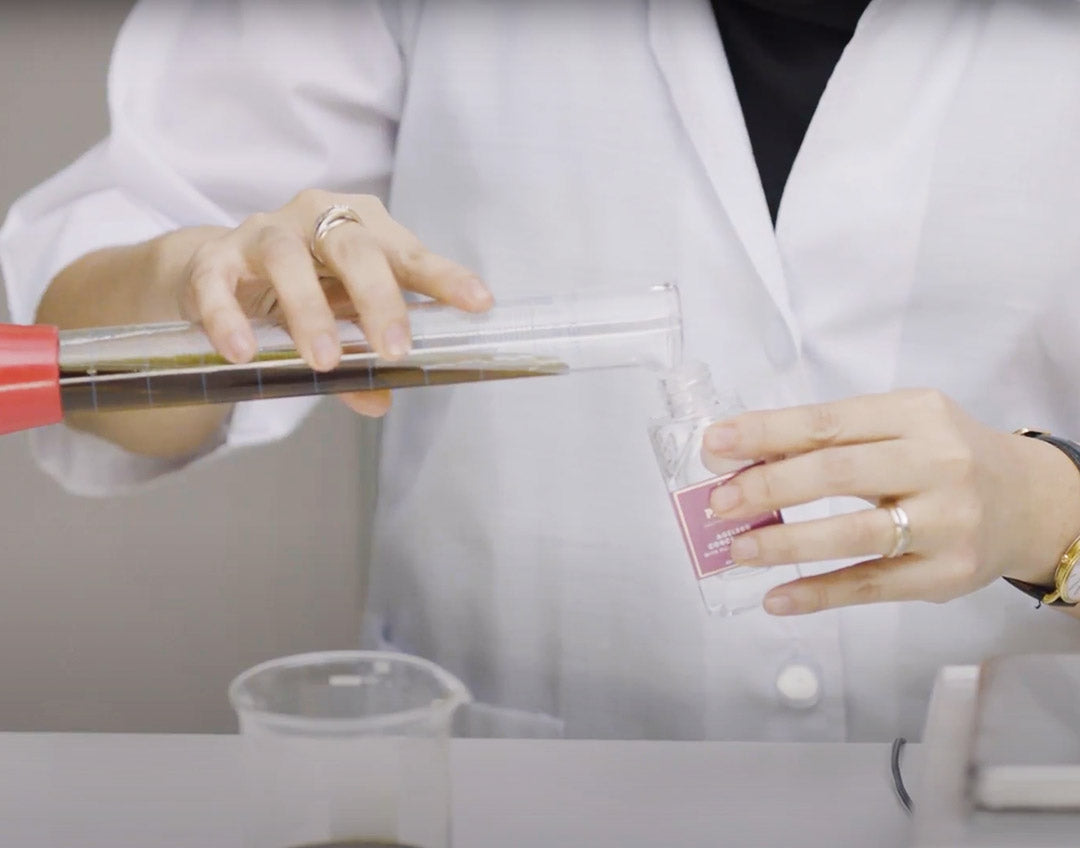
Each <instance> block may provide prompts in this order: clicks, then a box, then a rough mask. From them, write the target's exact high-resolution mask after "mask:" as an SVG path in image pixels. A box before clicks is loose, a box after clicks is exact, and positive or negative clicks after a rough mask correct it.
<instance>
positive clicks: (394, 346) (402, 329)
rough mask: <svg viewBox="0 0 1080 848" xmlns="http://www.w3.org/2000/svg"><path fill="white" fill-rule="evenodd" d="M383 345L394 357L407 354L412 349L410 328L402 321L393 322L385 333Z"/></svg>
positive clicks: (397, 357)
mask: <svg viewBox="0 0 1080 848" xmlns="http://www.w3.org/2000/svg"><path fill="white" fill-rule="evenodd" d="M383 345H384V346H385V347H386V352H387V354H389V355H390V356H391V357H393V358H394V359H399V358H401V357H402V356H405V354H407V353H408V352H409V351H410V350H411V349H412V343H411V342H410V340H409V330H408V328H407V327H406V326H405V325H404V324H403V323H402V322H400V321H396V322H394V323H393V324H391V325H390V326H389V327H387V328H386V332H385V333H383Z"/></svg>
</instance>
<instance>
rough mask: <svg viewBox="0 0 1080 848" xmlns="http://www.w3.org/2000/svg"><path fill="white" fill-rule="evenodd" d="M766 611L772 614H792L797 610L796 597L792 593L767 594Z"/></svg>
mask: <svg viewBox="0 0 1080 848" xmlns="http://www.w3.org/2000/svg"><path fill="white" fill-rule="evenodd" d="M765 612H767V613H769V614H770V615H791V614H792V613H793V612H795V599H794V598H792V597H791V595H783V594H781V595H766V596H765Z"/></svg>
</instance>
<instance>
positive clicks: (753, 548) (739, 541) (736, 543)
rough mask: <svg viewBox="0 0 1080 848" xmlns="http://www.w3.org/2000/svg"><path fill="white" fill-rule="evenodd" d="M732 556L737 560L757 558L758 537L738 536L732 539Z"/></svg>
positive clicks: (743, 560)
mask: <svg viewBox="0 0 1080 848" xmlns="http://www.w3.org/2000/svg"><path fill="white" fill-rule="evenodd" d="M730 553H731V558H732V559H733V560H735V561H736V562H745V561H746V560H749V559H756V558H757V555H758V543H757V539H755V538H754V537H753V536H736V537H735V538H734V539H732V541H731V548H730Z"/></svg>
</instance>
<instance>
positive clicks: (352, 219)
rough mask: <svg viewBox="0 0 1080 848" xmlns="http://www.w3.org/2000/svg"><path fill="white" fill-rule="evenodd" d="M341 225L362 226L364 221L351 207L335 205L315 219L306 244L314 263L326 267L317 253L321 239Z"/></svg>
mask: <svg viewBox="0 0 1080 848" xmlns="http://www.w3.org/2000/svg"><path fill="white" fill-rule="evenodd" d="M342 224H359V225H360V226H363V225H364V219H363V218H361V217H360V216H359V215H357V214H356V210H355V209H353V208H352V207H351V206H342V205H337V204H335V205H334V206H331V207H329V208H328V209H327V210H326V211H325V212H323V213H322V214H321V215H320V216H319V217H318V218H316V219H315V226H314V227H312V230H311V241H310V242H309V243H308V249H309V250H310V251H311V255H312V256H313V257H314V258H315V261H316V262H318V263H319V264H320V265H326V260H325V259H323V257H322V254H321V253H320V252H319V247H320V245H321V244H322V241H323V239H324V238H326V236H327V234H329V232H330V231H331V230H332V229H334V228H335V227H340V226H341V225H342Z"/></svg>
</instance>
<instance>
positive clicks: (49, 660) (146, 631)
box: [0, 0, 374, 731]
mask: <svg viewBox="0 0 1080 848" xmlns="http://www.w3.org/2000/svg"><path fill="white" fill-rule="evenodd" d="M130 6H131V3H130V2H127V0H99V1H98V2H93V3H80V2H74V0H71V2H64V3H42V4H31V3H27V4H5V6H4V7H3V10H2V11H0V115H3V120H2V123H0V126H2V127H3V129H2V130H0V209H3V210H6V209H7V206H8V205H9V204H10V203H11V202H12V201H13V200H14V199H15V198H16V197H17V196H18V195H19V194H21V193H22V192H23V191H25V190H26V189H28V188H30V187H31V186H32V185H34V184H36V183H37V182H39V181H40V180H42V179H44V178H45V177H47V176H48V175H49V174H51V173H53V172H54V171H56V170H57V169H59V168H60V167H62V166H64V165H65V164H67V163H68V162H69V161H71V160H72V159H73V158H75V157H76V156H77V155H79V153H81V152H82V151H83V150H84V149H86V148H87V147H89V146H90V145H91V144H93V143H94V142H95V141H97V140H98V139H99V138H101V137H102V136H103V135H105V133H106V132H107V119H106V112H105V74H106V68H107V62H108V57H109V52H110V49H111V46H112V42H113V39H114V37H115V35H116V32H117V29H118V28H119V26H120V23H121V22H122V20H123V17H124V15H125V14H126V12H127V10H128V9H129V8H130ZM0 310H2V307H0ZM5 319H6V316H5V315H3V314H2V311H0V320H5ZM373 435H374V428H372V427H370V426H369V427H362V426H360V425H358V423H357V419H356V417H355V416H353V415H351V414H350V413H348V412H347V411H346V410H345V409H344V407H342V406H341V405H340V404H337V403H334V402H327V403H324V404H322V405H321V406H320V408H319V410H318V411H317V412H316V414H315V415H314V416H313V417H312V419H311V420H309V421H308V422H307V424H306V425H305V426H304V427H303V428H302V430H301V432H300V433H298V434H297V435H296V436H295V437H293V438H292V439H290V440H289V441H287V442H286V443H284V444H282V445H276V446H271V447H267V448H259V449H256V450H252V451H249V452H246V453H244V454H240V455H235V456H232V457H230V458H228V459H226V460H225V461H223V462H221V463H218V464H217V465H212V466H210V467H205V468H199V469H196V470H195V471H193V472H187V473H183V474H181V475H178V476H177V477H176V478H174V479H170V480H168V481H166V482H165V483H164V484H163V485H160V486H159V487H157V488H154V489H153V490H152V491H150V492H147V493H144V494H141V495H139V496H131V497H122V498H115V499H107V500H88V499H82V498H75V497H72V496H69V495H66V494H64V493H63V492H62V491H61V490H60V489H59V488H58V487H57V486H56V485H55V484H54V483H52V481H51V480H49V479H48V478H46V477H45V476H44V475H43V474H42V473H41V472H40V471H39V470H38V469H37V468H36V467H35V466H34V464H33V462H32V461H31V459H30V457H29V453H28V451H27V446H26V442H25V437H24V436H6V437H0V730H32V729H33V730H111V731H228V730H232V729H233V728H234V726H235V725H234V722H233V717H232V713H231V710H230V709H229V706H228V703H227V701H226V697H225V689H226V686H227V684H228V681H229V680H230V679H231V678H232V676H233V675H234V674H236V673H237V672H239V671H240V670H242V669H244V668H246V667H247V666H249V665H251V664H254V663H255V662H259V661H261V660H263V659H267V658H270V657H273V656H278V655H281V654H286V653H293V652H298V651H305V650H319V649H323V648H338V647H347V646H350V645H352V644H354V643H355V640H356V638H357V633H358V614H357V611H358V602H359V591H360V579H359V575H360V568H359V565H358V563H359V562H360V558H361V550H362V544H361V540H362V539H363V537H364V533H365V526H364V520H363V518H362V517H363V516H365V515H366V514H367V504H368V502H369V500H370V496H369V494H368V492H369V488H370V487H369V485H368V484H367V483H365V480H369V479H370V476H369V475H367V471H368V469H367V467H366V466H367V464H368V463H367V461H366V460H365V458H366V457H370V455H371V454H370V449H371V445H372V442H373Z"/></svg>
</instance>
